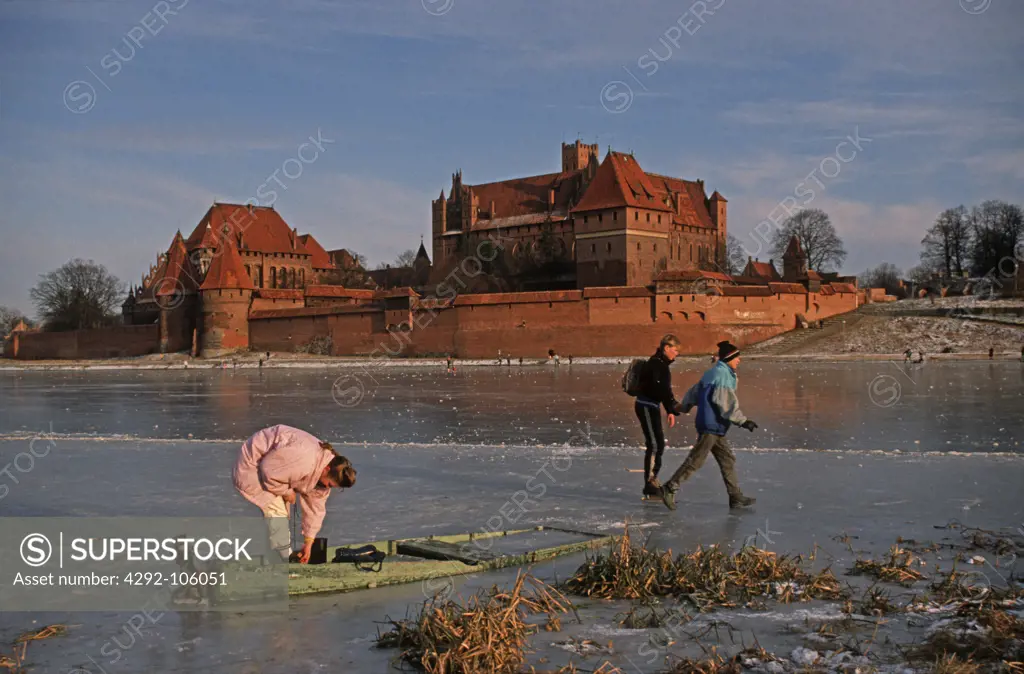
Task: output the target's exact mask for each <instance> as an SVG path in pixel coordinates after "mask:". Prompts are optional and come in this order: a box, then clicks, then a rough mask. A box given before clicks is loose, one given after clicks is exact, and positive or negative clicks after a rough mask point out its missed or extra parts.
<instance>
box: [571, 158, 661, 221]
mask: <svg viewBox="0 0 1024 674" xmlns="http://www.w3.org/2000/svg"><path fill="white" fill-rule="evenodd" d="M622 206H629V207H632V208H648V209H651V210H655V211H666V212H671V211H672V209H671V207H669V206H667V205H666V204H665V194H664V191H663V190H658V188H657V187H655V185H654V184H653V182H652V181H651V179H650V178H649V177H648V176H647V174H646V173H644V170H643V169H642V168H640V165H639V164H638V163H637V162H636V159H634V158H633V156H632V155H628V154H622V153H620V152H609V153H608V155H607V156H606V157H605V158H604V161H603V162H601V165H600V166H598V167H597V172H596V173H595V174H594V179H593V180H592V181H591V182H590V185H589V186H587V191H586V192H585V193H584V194H583V198H582V199H580V202H579V203H578V204H576V206H575V207H574V208H573V209H572V210H573V212H574V213H576V212H581V211H594V210H599V209H604V208H618V207H622Z"/></svg>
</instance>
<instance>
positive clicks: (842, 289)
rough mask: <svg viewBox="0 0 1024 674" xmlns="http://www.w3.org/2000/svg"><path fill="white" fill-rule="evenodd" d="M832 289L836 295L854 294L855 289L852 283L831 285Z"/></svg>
mask: <svg viewBox="0 0 1024 674" xmlns="http://www.w3.org/2000/svg"><path fill="white" fill-rule="evenodd" d="M831 285H832V289H833V290H835V291H836V292H837V293H850V294H856V293H857V288H855V287H854V285H853V284H852V283H832V284H831Z"/></svg>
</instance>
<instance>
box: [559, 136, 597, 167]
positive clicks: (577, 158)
mask: <svg viewBox="0 0 1024 674" xmlns="http://www.w3.org/2000/svg"><path fill="white" fill-rule="evenodd" d="M597 154H598V151H597V143H594V144H593V145H587V144H586V143H581V142H580V141H579V139H577V140H576V142H575V143H573V144H571V145H570V144H569V143H562V173H568V172H571V171H579V170H580V169H585V168H587V166H589V165H590V161H591V159H592V158H593V160H594V161H596V160H597Z"/></svg>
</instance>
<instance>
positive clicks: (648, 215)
mask: <svg viewBox="0 0 1024 674" xmlns="http://www.w3.org/2000/svg"><path fill="white" fill-rule="evenodd" d="M650 221H651V214H650V213H648V214H647V222H650Z"/></svg>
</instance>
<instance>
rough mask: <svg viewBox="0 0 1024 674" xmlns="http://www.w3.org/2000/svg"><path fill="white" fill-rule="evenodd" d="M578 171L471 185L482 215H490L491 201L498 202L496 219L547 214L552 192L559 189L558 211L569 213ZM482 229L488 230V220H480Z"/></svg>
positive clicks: (478, 222) (493, 215)
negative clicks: (574, 177) (486, 228)
mask: <svg viewBox="0 0 1024 674" xmlns="http://www.w3.org/2000/svg"><path fill="white" fill-rule="evenodd" d="M575 175H576V174H575V172H566V173H546V174H544V175H539V176H527V177H525V178H513V179H511V180H502V181H499V182H495V183H483V184H480V185H469V188H470V189H471V190H472V193H473V196H474V197H477V198H478V199H479V203H478V204H477V205H478V206H479V208H480V211H481V212H482V213H484V212H486V213H489V212H490V210H491V201H493V202H494V213H490V216H491V217H492V218H509V217H513V216H517V215H530V214H532V213H545V212H547V210H548V200H549V198H550V193H551V190H552V189H553V190H555V206H554V210H560V211H565V210H568V208H569V202H570V200H571V199H572V196H573V191H574V190H573V185H574V181H573V180H571V178H573V176H575ZM477 224H478V226H479V227H486V226H487V220H486V219H483V218H481V219H480V220H478V221H477Z"/></svg>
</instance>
